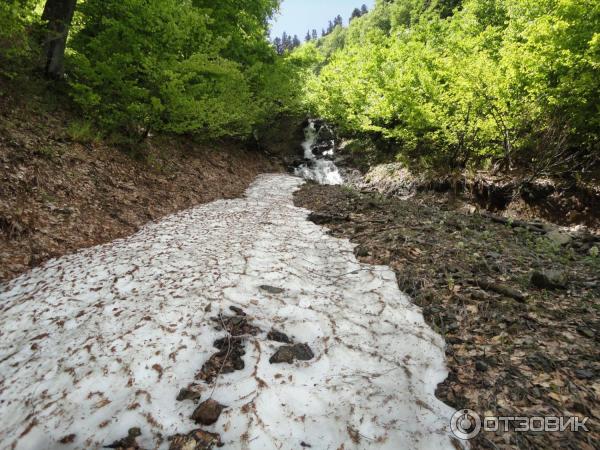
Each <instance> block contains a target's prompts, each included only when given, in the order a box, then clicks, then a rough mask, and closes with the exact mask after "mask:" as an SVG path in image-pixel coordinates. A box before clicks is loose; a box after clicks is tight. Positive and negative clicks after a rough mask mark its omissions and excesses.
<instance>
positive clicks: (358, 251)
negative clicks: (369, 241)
mask: <svg viewBox="0 0 600 450" xmlns="http://www.w3.org/2000/svg"><path fill="white" fill-rule="evenodd" d="M355 253H356V256H358V257H359V258H364V257H366V256H369V250H367V249H366V248H365V247H356V250H355Z"/></svg>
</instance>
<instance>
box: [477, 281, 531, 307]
mask: <svg viewBox="0 0 600 450" xmlns="http://www.w3.org/2000/svg"><path fill="white" fill-rule="evenodd" d="M475 284H476V285H477V286H479V287H480V288H481V289H483V290H486V291H492V292H495V293H497V294H500V295H504V296H505V297H509V298H512V299H514V300H517V301H518V302H521V303H525V299H526V297H525V294H523V293H522V292H520V291H518V290H516V289H513V288H511V287H510V286H506V285H505V284H499V283H494V282H490V281H486V280H475Z"/></svg>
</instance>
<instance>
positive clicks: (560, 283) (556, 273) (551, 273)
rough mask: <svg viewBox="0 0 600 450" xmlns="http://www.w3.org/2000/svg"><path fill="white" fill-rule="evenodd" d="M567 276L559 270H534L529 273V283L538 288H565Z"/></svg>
mask: <svg viewBox="0 0 600 450" xmlns="http://www.w3.org/2000/svg"><path fill="white" fill-rule="evenodd" d="M568 283H569V276H568V275H567V273H566V272H563V271H560V270H548V271H544V272H538V271H535V272H533V273H532V274H531V284H532V285H533V286H535V287H537V288H539V289H565V288H566V287H567V284H568Z"/></svg>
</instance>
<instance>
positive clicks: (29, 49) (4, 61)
mask: <svg viewBox="0 0 600 450" xmlns="http://www.w3.org/2000/svg"><path fill="white" fill-rule="evenodd" d="M36 3H37V2H36V1H34V0H4V1H2V2H0V75H4V76H6V77H11V78H12V77H15V76H16V75H17V74H18V73H19V71H20V69H22V68H23V67H26V66H28V65H29V64H30V62H31V59H32V58H34V57H35V51H36V45H35V43H34V40H33V37H32V34H31V33H30V31H31V30H32V29H33V28H34V27H35V26H36V25H38V22H39V21H38V20H37V19H36V18H35V15H34V9H35V6H36Z"/></svg>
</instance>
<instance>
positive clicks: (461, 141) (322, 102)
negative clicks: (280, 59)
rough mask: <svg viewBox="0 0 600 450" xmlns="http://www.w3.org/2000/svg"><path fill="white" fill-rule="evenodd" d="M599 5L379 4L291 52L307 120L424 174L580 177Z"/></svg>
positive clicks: (587, 150) (594, 80)
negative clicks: (477, 170)
mask: <svg viewBox="0 0 600 450" xmlns="http://www.w3.org/2000/svg"><path fill="white" fill-rule="evenodd" d="M599 30H600V3H598V2H597V1H595V0H542V1H538V0H531V1H529V0H464V1H456V0H453V1H444V0H438V1H429V0H402V1H399V0H398V1H388V0H378V1H377V3H376V7H375V9H374V10H373V11H372V12H370V13H369V14H367V15H365V16H363V17H359V18H357V19H356V20H353V21H352V22H351V23H350V25H349V27H348V28H341V27H338V28H336V30H335V31H334V32H332V33H330V35H329V36H327V37H326V38H323V39H321V40H320V41H317V42H309V43H307V44H305V45H304V46H303V47H302V48H301V49H299V50H298V52H302V53H303V54H310V55H313V57H314V58H315V59H316V60H317V61H318V62H317V63H316V65H315V73H314V75H312V76H311V77H310V78H309V79H308V80H307V81H306V84H305V92H306V97H305V101H306V104H307V105H308V107H309V109H310V110H311V111H312V112H313V114H315V115H318V116H321V117H324V118H326V119H327V120H329V121H331V122H333V123H335V124H336V125H338V126H339V127H340V129H341V130H342V132H343V133H346V134H349V135H361V136H366V137H369V138H372V139H373V140H374V141H375V142H378V143H379V144H380V145H379V147H380V148H388V151H390V149H391V152H392V153H394V154H395V155H396V156H397V157H398V158H399V159H401V160H402V161H405V162H407V163H411V164H418V165H419V166H420V167H434V168H436V167H437V168H448V167H450V168H456V169H464V168H468V167H490V165H492V164H494V165H495V167H498V168H504V169H508V168H513V167H518V168H520V169H523V170H526V171H528V172H529V173H531V174H532V175H541V174H546V173H548V172H551V173H564V172H573V171H579V172H581V171H585V169H588V168H589V167H592V166H593V165H594V164H596V163H597V162H598V158H599V156H600V148H599V130H600V111H599V104H598V98H600V76H599V68H600V34H599Z"/></svg>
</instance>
